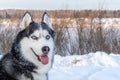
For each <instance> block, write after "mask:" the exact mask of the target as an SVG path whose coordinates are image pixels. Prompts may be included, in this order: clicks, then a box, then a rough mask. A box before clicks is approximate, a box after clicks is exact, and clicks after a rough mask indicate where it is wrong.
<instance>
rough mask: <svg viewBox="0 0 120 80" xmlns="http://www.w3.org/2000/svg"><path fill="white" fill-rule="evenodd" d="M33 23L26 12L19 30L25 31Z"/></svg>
mask: <svg viewBox="0 0 120 80" xmlns="http://www.w3.org/2000/svg"><path fill="white" fill-rule="evenodd" d="M32 21H33V19H32V16H31V14H30V13H29V12H26V13H25V14H24V16H23V18H22V21H21V23H20V28H21V29H25V28H26V27H28V25H29V24H30V23H31V22H32Z"/></svg>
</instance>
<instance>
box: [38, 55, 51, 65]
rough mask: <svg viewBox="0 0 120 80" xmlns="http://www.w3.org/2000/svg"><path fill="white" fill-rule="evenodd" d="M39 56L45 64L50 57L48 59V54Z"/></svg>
mask: <svg viewBox="0 0 120 80" xmlns="http://www.w3.org/2000/svg"><path fill="white" fill-rule="evenodd" d="M39 58H40V61H41V63H42V64H44V65H46V64H48V61H49V59H48V56H47V55H46V56H40V57H39Z"/></svg>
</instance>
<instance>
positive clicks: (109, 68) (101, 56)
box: [0, 52, 120, 80]
mask: <svg viewBox="0 0 120 80" xmlns="http://www.w3.org/2000/svg"><path fill="white" fill-rule="evenodd" d="M1 57H2V56H1V55H0V58H1ZM119 73H120V55H119V54H112V53H111V54H109V55H108V54H107V53H105V52H96V53H89V54H86V55H73V56H66V57H61V56H59V55H55V60H54V65H53V68H52V69H51V70H50V72H49V80H120V74H119Z"/></svg>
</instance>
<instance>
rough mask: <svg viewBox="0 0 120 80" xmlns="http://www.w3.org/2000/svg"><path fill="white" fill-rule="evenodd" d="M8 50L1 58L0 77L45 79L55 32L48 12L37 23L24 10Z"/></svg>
mask: <svg viewBox="0 0 120 80" xmlns="http://www.w3.org/2000/svg"><path fill="white" fill-rule="evenodd" d="M20 27H21V28H22V30H21V31H20V32H19V33H18V34H17V36H16V38H15V40H14V42H13V44H12V48H11V50H10V52H9V53H7V54H6V55H4V56H3V57H2V59H1V60H0V80H48V71H49V70H50V68H51V67H52V64H53V58H54V53H55V31H54V29H53V27H52V24H51V21H50V18H49V15H48V14H47V13H46V12H45V13H44V14H43V16H42V21H41V22H40V23H36V22H34V21H33V19H32V17H31V14H30V13H29V12H26V13H25V15H24V16H23V19H22V21H21V23H20Z"/></svg>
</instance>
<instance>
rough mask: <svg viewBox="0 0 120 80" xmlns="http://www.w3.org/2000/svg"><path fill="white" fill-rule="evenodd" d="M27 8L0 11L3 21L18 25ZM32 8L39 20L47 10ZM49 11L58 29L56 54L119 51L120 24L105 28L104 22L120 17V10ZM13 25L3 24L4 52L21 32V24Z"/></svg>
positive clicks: (1, 40)
mask: <svg viewBox="0 0 120 80" xmlns="http://www.w3.org/2000/svg"><path fill="white" fill-rule="evenodd" d="M26 11H27V10H3V11H0V23H1V24H0V25H1V26H6V25H7V26H10V27H11V26H18V23H19V22H20V19H21V18H22V16H23V14H24V13H25V12H26ZM30 12H31V14H32V15H33V17H34V19H35V20H36V21H38V22H39V20H40V18H41V14H42V13H43V12H44V11H35V10H30ZM47 12H48V13H49V14H50V16H51V17H52V22H53V26H54V27H55V30H56V33H57V40H56V47H57V54H59V55H62V56H65V55H82V54H86V53H89V52H96V51H105V52H107V53H112V52H113V53H120V27H115V26H114V25H111V26H109V28H108V29H106V28H104V27H103V22H102V19H103V18H111V19H112V18H119V17H120V11H119V10H118V11H105V10H100V11H92V10H82V11H75V10H58V11H57V10H56V11H47ZM96 19H97V20H96ZM3 23H4V24H3ZM117 23H118V22H116V24H117ZM10 27H9V28H6V29H3V27H0V35H1V36H0V51H1V52H2V53H6V52H8V51H9V50H10V47H11V44H12V42H13V39H14V37H15V36H16V34H17V33H18V32H19V29H18V27H16V29H13V28H10ZM8 34H9V35H8ZM116 34H117V35H116Z"/></svg>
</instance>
